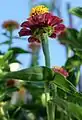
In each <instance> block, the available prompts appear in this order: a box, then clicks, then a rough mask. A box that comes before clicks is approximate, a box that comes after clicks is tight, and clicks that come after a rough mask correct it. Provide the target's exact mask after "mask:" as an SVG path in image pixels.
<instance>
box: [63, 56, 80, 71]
mask: <svg viewBox="0 0 82 120" xmlns="http://www.w3.org/2000/svg"><path fill="white" fill-rule="evenodd" d="M81 64H82V59H81V58H80V57H79V56H77V55H74V56H72V57H70V58H68V60H67V61H66V64H65V67H66V68H67V69H68V70H69V71H72V70H73V69H74V68H75V67H78V66H80V65H81Z"/></svg>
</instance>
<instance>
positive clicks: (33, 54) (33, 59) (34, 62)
mask: <svg viewBox="0 0 82 120" xmlns="http://www.w3.org/2000/svg"><path fill="white" fill-rule="evenodd" d="M36 65H38V61H37V55H36V54H35V53H32V62H31V66H36Z"/></svg>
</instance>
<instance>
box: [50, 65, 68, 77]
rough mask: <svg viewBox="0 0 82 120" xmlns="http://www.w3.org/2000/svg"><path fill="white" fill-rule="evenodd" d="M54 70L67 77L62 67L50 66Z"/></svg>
mask: <svg viewBox="0 0 82 120" xmlns="http://www.w3.org/2000/svg"><path fill="white" fill-rule="evenodd" d="M52 70H53V71H54V72H57V73H60V74H62V75H63V76H64V77H68V72H67V71H66V70H65V69H64V68H63V67H58V66H55V67H53V68H52Z"/></svg>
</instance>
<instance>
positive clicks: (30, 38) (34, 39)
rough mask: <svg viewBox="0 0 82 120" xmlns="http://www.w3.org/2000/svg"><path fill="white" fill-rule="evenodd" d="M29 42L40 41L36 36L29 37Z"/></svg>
mask: <svg viewBox="0 0 82 120" xmlns="http://www.w3.org/2000/svg"><path fill="white" fill-rule="evenodd" d="M28 42H38V43H39V42H40V41H39V40H38V39H37V38H35V37H29V38H28Z"/></svg>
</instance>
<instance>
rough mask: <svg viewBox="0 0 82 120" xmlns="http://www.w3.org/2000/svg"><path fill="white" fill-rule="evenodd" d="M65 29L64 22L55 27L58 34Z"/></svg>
mask: <svg viewBox="0 0 82 120" xmlns="http://www.w3.org/2000/svg"><path fill="white" fill-rule="evenodd" d="M64 30H65V25H63V24H58V25H57V26H56V27H55V28H54V32H55V33H56V34H60V33H61V32H63V31H64Z"/></svg>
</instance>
